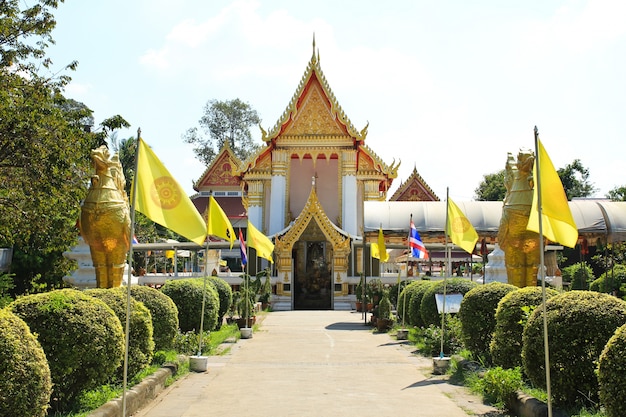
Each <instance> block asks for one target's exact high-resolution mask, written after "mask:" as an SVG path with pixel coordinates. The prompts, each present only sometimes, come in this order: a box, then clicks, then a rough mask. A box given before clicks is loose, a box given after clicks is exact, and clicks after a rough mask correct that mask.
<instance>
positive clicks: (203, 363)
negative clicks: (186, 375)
mask: <svg viewBox="0 0 626 417" xmlns="http://www.w3.org/2000/svg"><path fill="white" fill-rule="evenodd" d="M208 368H209V357H208V356H190V357H189V370H190V371H193V372H206V371H207V369H208Z"/></svg>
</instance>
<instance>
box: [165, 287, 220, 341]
mask: <svg viewBox="0 0 626 417" xmlns="http://www.w3.org/2000/svg"><path fill="white" fill-rule="evenodd" d="M203 288H204V279H202V278H184V279H176V280H169V281H167V282H166V283H165V285H163V286H162V287H161V291H163V294H165V295H167V296H168V297H170V298H171V299H172V301H174V303H175V304H176V307H177V308H178V323H179V326H180V331H181V332H182V333H185V332H192V331H196V332H197V331H199V330H200V319H201V315H202V289H203ZM205 292H206V298H205V308H204V323H203V326H202V327H203V329H204V330H205V331H206V330H214V329H215V328H216V326H217V318H218V312H219V308H220V299H219V296H218V294H217V291H215V288H213V286H212V285H210V284H209V283H208V282H207V285H206V291H205Z"/></svg>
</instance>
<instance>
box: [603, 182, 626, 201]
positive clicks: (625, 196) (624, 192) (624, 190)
mask: <svg viewBox="0 0 626 417" xmlns="http://www.w3.org/2000/svg"><path fill="white" fill-rule="evenodd" d="M606 198H608V199H610V200H611V201H626V185H622V186H620V187H615V188H613V189H612V190H610V191H609V192H608V193H607V194H606Z"/></svg>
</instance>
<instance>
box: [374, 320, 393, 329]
mask: <svg viewBox="0 0 626 417" xmlns="http://www.w3.org/2000/svg"><path fill="white" fill-rule="evenodd" d="M392 325H393V320H391V319H381V318H379V319H377V320H376V329H377V330H378V331H379V332H386V331H387V330H389V329H391V326H392Z"/></svg>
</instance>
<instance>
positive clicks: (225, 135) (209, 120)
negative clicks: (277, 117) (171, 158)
mask: <svg viewBox="0 0 626 417" xmlns="http://www.w3.org/2000/svg"><path fill="white" fill-rule="evenodd" d="M198 123H199V124H200V129H201V130H202V132H201V131H200V130H199V129H198V128H197V127H194V128H191V129H189V130H187V132H186V133H185V134H184V135H183V139H184V140H185V142H187V143H190V144H192V145H194V152H195V153H196V157H197V158H198V159H199V160H200V161H202V162H203V163H204V164H206V165H209V164H210V163H211V161H212V160H213V158H214V157H215V156H216V155H217V154H218V152H219V150H220V149H221V148H222V146H224V144H226V143H227V144H228V145H229V146H230V148H231V149H232V151H233V152H234V153H235V155H236V156H237V157H238V158H239V159H241V160H245V159H246V158H247V157H248V156H249V155H251V154H253V153H254V152H256V151H257V150H258V149H259V147H260V145H258V144H255V143H254V142H253V139H252V133H251V132H250V127H251V126H252V125H258V124H260V123H261V118H260V117H259V115H258V113H257V111H256V110H254V109H253V108H252V106H250V104H248V103H244V102H243V101H241V100H239V99H238V98H236V99H234V100H227V101H218V100H210V101H209V102H208V103H207V104H206V105H205V107H204V115H203V116H202V117H201V118H200V120H199V122H198ZM206 135H208V137H207V136H206Z"/></svg>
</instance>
